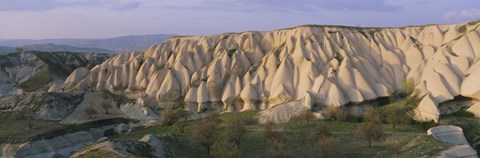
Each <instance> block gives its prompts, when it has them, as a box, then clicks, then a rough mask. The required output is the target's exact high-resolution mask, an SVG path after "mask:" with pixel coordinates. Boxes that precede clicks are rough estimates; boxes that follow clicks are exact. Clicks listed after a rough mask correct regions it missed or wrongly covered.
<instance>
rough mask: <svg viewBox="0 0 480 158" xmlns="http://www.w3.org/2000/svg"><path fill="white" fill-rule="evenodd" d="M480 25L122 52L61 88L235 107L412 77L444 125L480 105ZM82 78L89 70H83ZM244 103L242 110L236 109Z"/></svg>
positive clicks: (427, 108) (236, 37)
mask: <svg viewBox="0 0 480 158" xmlns="http://www.w3.org/2000/svg"><path fill="white" fill-rule="evenodd" d="M479 44H480V23H479V22H478V21H476V22H469V23H462V24H451V25H426V26H412V27H401V28H358V27H342V26H315V25H308V26H299V27H295V28H289V29H281V30H274V31H270V32H242V33H227V34H219V35H212V36H197V37H193V36H188V37H174V38H171V39H169V40H167V41H166V42H164V43H162V44H159V45H154V46H152V47H150V48H149V49H148V50H147V51H144V52H133V53H125V54H119V55H117V56H115V57H112V58H110V59H109V60H107V61H105V62H104V63H102V64H100V65H98V66H96V67H94V68H93V69H91V70H90V72H88V73H87V74H85V73H83V70H79V72H78V73H74V74H72V75H71V76H70V77H69V80H67V81H66V82H65V83H64V85H62V86H57V87H56V88H55V89H56V90H58V91H62V90H75V89H86V88H93V89H95V90H107V91H110V92H113V93H117V94H122V93H128V92H138V93H142V94H144V97H145V98H146V100H153V101H156V102H158V103H163V102H171V101H183V100H184V101H186V102H190V103H196V104H198V107H197V109H198V110H199V111H201V110H200V109H202V108H204V106H203V105H205V103H209V102H222V103H223V105H225V107H224V109H226V110H249V109H268V108H271V107H274V106H276V105H278V104H282V103H285V102H291V101H296V100H306V101H304V102H303V103H304V104H309V105H301V104H300V105H299V106H306V107H312V106H313V105H332V106H343V105H345V104H347V103H350V102H353V103H358V102H363V101H367V100H372V99H375V98H379V97H385V96H391V95H394V94H395V93H397V92H398V91H399V90H400V89H401V87H402V81H403V80H405V79H407V78H412V79H413V80H414V84H415V87H416V89H417V90H418V94H419V96H426V97H425V98H423V100H422V102H421V105H420V106H419V108H417V113H418V114H420V115H419V116H420V117H419V118H418V119H419V120H425V121H428V120H435V121H437V120H438V118H439V113H438V105H439V104H440V103H442V102H444V101H448V100H451V99H453V98H454V97H455V96H459V95H462V96H466V97H471V98H476V99H480V96H479V94H480V93H479V92H480V85H478V84H479V82H477V81H476V79H477V78H478V77H479V76H478V75H480V71H478V70H477V68H478V67H480V64H478V63H479V62H477V61H478V59H479V57H480V47H479V46H478V45H479ZM80 72H82V73H80ZM238 102H240V103H241V105H242V106H241V107H239V108H234V107H235V106H234V105H237V103H238Z"/></svg>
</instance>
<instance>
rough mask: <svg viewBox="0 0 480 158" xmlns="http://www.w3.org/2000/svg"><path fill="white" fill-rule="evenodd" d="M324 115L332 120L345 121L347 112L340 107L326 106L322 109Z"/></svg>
mask: <svg viewBox="0 0 480 158" xmlns="http://www.w3.org/2000/svg"><path fill="white" fill-rule="evenodd" d="M324 114H325V117H326V118H327V119H330V120H334V121H345V120H347V119H348V117H349V116H348V112H347V111H346V110H345V109H342V108H341V107H334V106H327V108H326V109H325V111H324Z"/></svg>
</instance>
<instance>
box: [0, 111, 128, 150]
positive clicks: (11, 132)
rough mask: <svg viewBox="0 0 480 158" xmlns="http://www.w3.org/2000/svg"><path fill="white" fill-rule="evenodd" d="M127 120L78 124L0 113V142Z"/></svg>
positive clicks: (27, 139) (12, 141) (51, 134)
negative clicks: (29, 118) (30, 118)
mask: <svg viewBox="0 0 480 158" xmlns="http://www.w3.org/2000/svg"><path fill="white" fill-rule="evenodd" d="M129 121H130V120H126V119H107V120H100V121H93V122H89V123H84V124H78V125H65V124H60V123H58V122H56V121H46V120H27V119H25V116H24V114H22V113H9V114H6V113H0V143H22V142H27V141H32V140H38V139H42V138H52V137H55V136H60V135H64V134H67V133H74V132H77V131H82V130H85V129H89V128H95V127H101V126H105V125H112V124H118V123H124V122H129Z"/></svg>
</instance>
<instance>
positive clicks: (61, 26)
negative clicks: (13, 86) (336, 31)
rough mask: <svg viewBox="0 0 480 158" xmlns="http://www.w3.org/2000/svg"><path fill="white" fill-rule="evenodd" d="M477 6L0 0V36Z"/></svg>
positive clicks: (438, 12)
mask: <svg viewBox="0 0 480 158" xmlns="http://www.w3.org/2000/svg"><path fill="white" fill-rule="evenodd" d="M478 8H480V1H478V0H460V1H449V0H405V1H395V0H368V1H356V0H299V1H289V0H278V1H267V0H243V1H240V0H177V1H152V0H119V1H117V0H2V1H0V19H2V20H3V24H4V25H3V26H2V27H1V28H0V40H5V39H56V38H82V39H91V38H113V37H119V36H127V35H148V34H176V35H210V34H219V33H224V32H242V31H268V30H274V29H280V28H287V27H294V26H299V25H305V24H319V25H348V26H363V27H399V26H410V25H424V24H449V23H459V22H466V21H471V20H478V19H480V9H478Z"/></svg>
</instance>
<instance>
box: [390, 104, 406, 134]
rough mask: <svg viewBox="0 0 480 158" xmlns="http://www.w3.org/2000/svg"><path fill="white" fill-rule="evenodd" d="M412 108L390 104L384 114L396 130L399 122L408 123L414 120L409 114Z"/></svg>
mask: <svg viewBox="0 0 480 158" xmlns="http://www.w3.org/2000/svg"><path fill="white" fill-rule="evenodd" d="M409 111H410V108H409V107H408V106H401V105H388V106H386V107H385V109H384V115H385V117H386V119H387V121H388V123H389V124H391V125H392V128H393V129H394V130H395V126H396V125H398V124H408V123H409V122H412V119H411V118H410V116H409V115H408V112H409Z"/></svg>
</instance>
